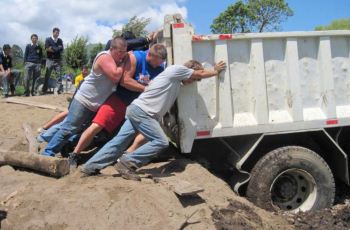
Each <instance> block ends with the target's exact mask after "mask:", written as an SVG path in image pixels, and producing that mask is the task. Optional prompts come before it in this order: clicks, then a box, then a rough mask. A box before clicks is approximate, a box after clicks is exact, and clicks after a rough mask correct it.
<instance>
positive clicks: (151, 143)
mask: <svg viewBox="0 0 350 230" xmlns="http://www.w3.org/2000/svg"><path fill="white" fill-rule="evenodd" d="M126 117H127V118H128V119H129V120H130V122H131V123H132V125H133V126H134V127H135V129H137V131H139V132H140V133H141V134H142V135H143V136H144V137H145V138H146V139H147V141H148V142H147V143H146V144H144V145H142V146H141V147H140V148H138V149H136V150H135V151H134V152H132V153H130V154H124V155H123V156H122V157H121V158H120V161H121V162H122V163H124V164H125V165H127V166H128V167H134V168H139V167H141V166H143V165H146V164H147V163H148V162H149V161H150V160H151V159H152V158H153V157H154V156H156V155H157V153H159V152H160V151H161V150H163V149H164V148H166V147H168V146H169V141H168V138H167V136H166V135H165V133H164V131H163V129H162V127H161V126H160V124H159V122H158V121H157V120H155V119H154V118H152V117H150V116H148V115H147V114H146V113H145V112H144V111H143V110H142V109H140V108H139V107H137V106H135V105H131V106H129V107H128V110H127V112H126Z"/></svg>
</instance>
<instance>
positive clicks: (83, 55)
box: [64, 36, 88, 69]
mask: <svg viewBox="0 0 350 230" xmlns="http://www.w3.org/2000/svg"><path fill="white" fill-rule="evenodd" d="M87 42H88V39H87V38H84V37H78V36H76V37H75V38H74V39H73V41H72V43H71V44H68V45H67V48H66V49H65V50H64V60H65V63H66V64H67V65H68V66H69V67H71V68H73V69H77V68H80V67H81V66H83V65H85V64H86V63H87V50H86V44H87Z"/></svg>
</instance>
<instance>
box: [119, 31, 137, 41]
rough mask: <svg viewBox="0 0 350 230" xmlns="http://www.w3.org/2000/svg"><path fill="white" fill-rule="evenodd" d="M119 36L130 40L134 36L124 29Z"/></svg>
mask: <svg viewBox="0 0 350 230" xmlns="http://www.w3.org/2000/svg"><path fill="white" fill-rule="evenodd" d="M120 37H122V38H124V39H125V40H130V39H134V38H136V36H135V34H134V33H133V32H132V31H129V30H127V31H124V32H123V33H122V35H120Z"/></svg>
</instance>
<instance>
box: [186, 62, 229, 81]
mask: <svg viewBox="0 0 350 230" xmlns="http://www.w3.org/2000/svg"><path fill="white" fill-rule="evenodd" d="M225 68H226V63H225V62H223V61H220V62H218V63H217V64H215V66H214V69H213V70H209V69H204V70H195V71H194V72H193V73H192V75H191V77H190V79H191V80H200V79H203V78H208V77H212V76H215V75H217V76H218V75H219V73H220V72H221V71H222V70H224V69H225Z"/></svg>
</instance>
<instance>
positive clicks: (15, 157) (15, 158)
mask: <svg viewBox="0 0 350 230" xmlns="http://www.w3.org/2000/svg"><path fill="white" fill-rule="evenodd" d="M0 156H2V157H3V162H2V164H7V165H11V166H17V167H22V168H28V169H32V170H35V171H39V172H43V173H46V174H48V175H51V176H54V177H61V176H64V175H67V174H68V173H69V164H68V160H67V159H63V158H57V157H49V156H43V155H39V154H30V153H28V152H19V151H6V152H1V150H0Z"/></svg>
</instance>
